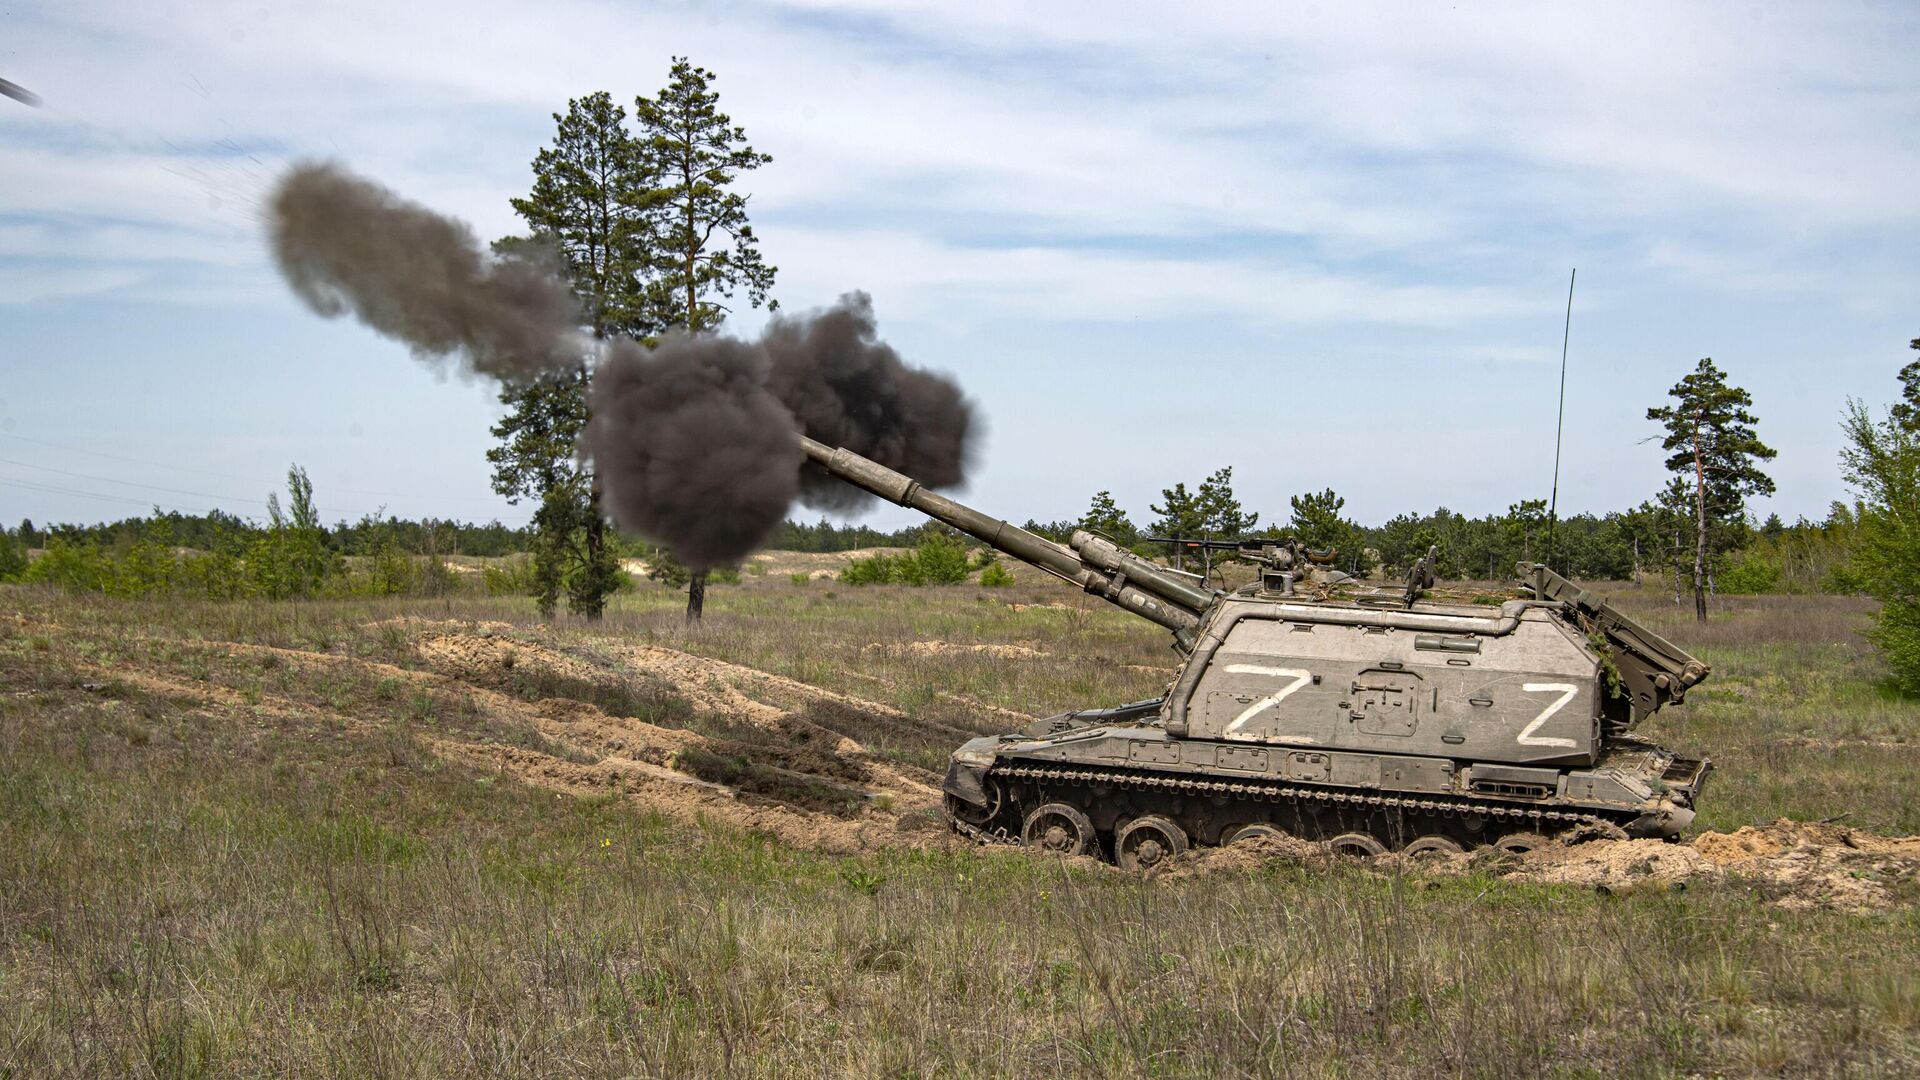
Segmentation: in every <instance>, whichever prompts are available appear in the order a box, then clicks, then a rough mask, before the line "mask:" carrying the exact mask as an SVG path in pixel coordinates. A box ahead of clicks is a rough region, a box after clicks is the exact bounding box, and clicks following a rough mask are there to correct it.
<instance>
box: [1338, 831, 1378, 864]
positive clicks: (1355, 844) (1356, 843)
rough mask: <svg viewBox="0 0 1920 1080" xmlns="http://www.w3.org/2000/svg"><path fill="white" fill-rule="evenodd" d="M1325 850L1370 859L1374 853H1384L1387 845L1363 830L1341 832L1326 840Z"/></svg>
mask: <svg viewBox="0 0 1920 1080" xmlns="http://www.w3.org/2000/svg"><path fill="white" fill-rule="evenodd" d="M1327 850H1328V851H1331V852H1333V853H1334V854H1335V855H1348V856H1351V857H1353V858H1356V859H1371V858H1373V857H1374V856H1375V855H1384V854H1386V851H1387V846H1386V845H1385V844H1382V843H1381V842H1380V841H1378V840H1375V839H1374V838H1373V837H1371V836H1368V835H1367V834H1366V833H1363V832H1347V833H1341V834H1340V835H1339V836H1336V837H1334V838H1333V839H1331V840H1329V841H1327Z"/></svg>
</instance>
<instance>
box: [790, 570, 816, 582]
mask: <svg viewBox="0 0 1920 1080" xmlns="http://www.w3.org/2000/svg"><path fill="white" fill-rule="evenodd" d="M787 580H788V581H791V582H793V583H794V584H795V585H805V584H806V583H807V582H809V581H812V580H813V575H812V574H808V573H804V572H803V573H798V574H788V575H787Z"/></svg>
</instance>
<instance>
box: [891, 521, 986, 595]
mask: <svg viewBox="0 0 1920 1080" xmlns="http://www.w3.org/2000/svg"><path fill="white" fill-rule="evenodd" d="M902 564H903V565H902V566H901V571H902V574H903V577H902V580H903V581H905V582H906V583H907V584H909V585H957V584H959V583H960V582H963V581H965V580H967V574H969V573H970V572H972V570H973V567H972V566H971V565H970V564H969V563H968V561H967V549H966V548H963V547H961V546H960V542H959V541H957V540H954V539H953V538H951V537H948V536H943V535H941V534H939V533H933V534H930V535H928V536H927V537H925V538H924V539H922V540H921V541H920V546H919V547H917V548H915V549H914V551H913V554H912V555H910V556H907V557H906V558H905V559H903V560H902Z"/></svg>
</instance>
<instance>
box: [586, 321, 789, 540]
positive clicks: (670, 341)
mask: <svg viewBox="0 0 1920 1080" xmlns="http://www.w3.org/2000/svg"><path fill="white" fill-rule="evenodd" d="M592 404H593V408H592V414H593V418H592V420H590V421H589V422H588V424H587V432H586V448H587V450H588V452H589V453H590V454H591V455H592V456H593V463H594V468H595V470H596V472H597V475H598V476H599V479H600V484H601V490H602V492H603V496H604V498H605V500H606V503H607V507H608V509H609V510H610V511H611V512H612V513H613V518H614V521H616V522H617V523H619V524H620V526H621V527H622V528H625V529H628V530H630V531H633V532H637V533H639V534H641V535H642V536H646V537H648V538H650V539H653V540H657V541H659V542H660V543H663V544H665V545H667V546H668V547H669V548H672V549H673V553H674V555H675V556H676V557H678V558H679V559H680V560H681V561H682V562H684V563H686V564H687V565H689V566H692V567H695V568H701V567H711V566H722V565H728V564H732V563H736V562H739V561H740V560H741V559H743V558H745V557H746V556H747V555H749V554H751V553H752V552H753V551H754V550H755V549H757V548H758V547H759V546H760V544H761V543H762V542H763V541H765V540H766V538H767V535H768V534H769V533H771V532H772V531H773V528H774V526H776V525H778V524H780V521H781V519H782V518H784V517H785V516H786V513H787V508H788V507H790V506H792V505H793V500H794V496H795V495H796V494H798V492H799V484H800V462H801V452H800V443H799V441H798V440H797V439H795V438H794V427H793V415H792V414H791V413H789V412H788V411H787V409H786V406H784V405H782V404H781V403H780V402H779V400H778V399H776V398H775V397H774V396H773V395H772V394H771V393H769V392H768V390H767V356H766V353H765V352H764V351H762V350H761V349H760V348H758V347H757V346H754V345H750V344H748V343H746V342H744V341H738V340H736V339H733V338H721V337H696V338H689V337H687V336H685V335H683V334H678V333H676V334H671V335H668V337H667V338H666V339H665V340H664V341H662V342H661V343H660V345H659V346H658V347H657V348H654V349H652V350H646V349H642V348H640V347H638V346H631V345H625V344H622V345H620V346H618V347H616V348H614V349H612V350H609V352H608V354H607V355H606V356H605V357H604V358H603V359H602V361H601V363H600V366H599V368H598V369H597V370H596V371H595V373H594V377H593V402H592Z"/></svg>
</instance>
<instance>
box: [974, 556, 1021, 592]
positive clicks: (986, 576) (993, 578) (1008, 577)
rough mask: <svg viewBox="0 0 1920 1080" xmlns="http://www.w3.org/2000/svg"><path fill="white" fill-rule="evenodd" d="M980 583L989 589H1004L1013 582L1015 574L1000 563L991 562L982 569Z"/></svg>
mask: <svg viewBox="0 0 1920 1080" xmlns="http://www.w3.org/2000/svg"><path fill="white" fill-rule="evenodd" d="M980 584H982V585H984V586H986V587H987V588H989V589H1004V588H1006V587H1007V586H1009V585H1011V584H1013V575H1012V574H1010V573H1008V572H1007V568H1006V567H1004V566H1001V565H1000V564H999V563H997V562H990V563H988V564H987V568H986V569H985V570H982V571H980Z"/></svg>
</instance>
